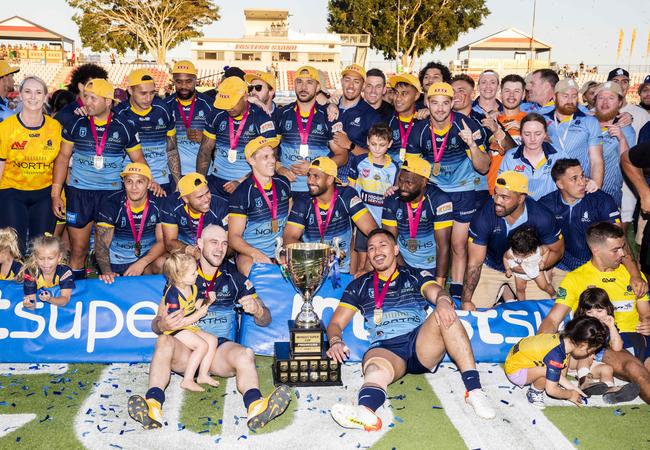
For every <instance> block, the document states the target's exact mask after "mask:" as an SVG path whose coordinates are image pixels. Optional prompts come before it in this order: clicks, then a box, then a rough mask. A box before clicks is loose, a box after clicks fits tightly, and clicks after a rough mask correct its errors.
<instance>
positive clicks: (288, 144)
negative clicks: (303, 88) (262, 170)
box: [276, 102, 365, 192]
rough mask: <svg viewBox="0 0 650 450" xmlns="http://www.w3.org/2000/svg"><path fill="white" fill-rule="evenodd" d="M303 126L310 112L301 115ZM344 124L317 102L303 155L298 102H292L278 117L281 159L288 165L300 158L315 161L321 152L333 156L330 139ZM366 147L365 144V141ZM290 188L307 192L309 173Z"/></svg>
mask: <svg viewBox="0 0 650 450" xmlns="http://www.w3.org/2000/svg"><path fill="white" fill-rule="evenodd" d="M301 118H302V126H303V128H305V129H306V125H307V116H305V115H304V114H303V115H302V116H301ZM342 129H343V126H342V125H341V122H338V121H337V122H331V121H330V120H329V119H328V118H327V107H326V106H321V105H319V104H316V105H315V111H314V118H313V120H312V124H311V129H310V130H309V136H308V139H307V145H308V146H309V148H308V154H307V156H301V155H300V142H301V141H300V133H299V132H298V125H297V123H296V103H295V102H293V103H289V104H288V105H287V106H285V107H284V108H282V110H281V111H280V113H279V119H278V123H277V127H276V131H277V133H278V134H279V135H282V142H281V143H280V163H282V165H283V166H284V167H286V168H287V169H288V168H289V167H291V165H292V164H295V163H297V162H300V161H303V160H304V161H309V162H312V161H313V160H315V159H316V158H318V157H321V156H330V148H329V142H330V140H332V137H333V136H334V133H335V132H337V131H341V130H342ZM364 147H365V145H364ZM291 190H292V191H295V192H307V191H308V189H307V177H306V176H299V177H298V179H297V180H296V181H294V182H293V183H292V185H291Z"/></svg>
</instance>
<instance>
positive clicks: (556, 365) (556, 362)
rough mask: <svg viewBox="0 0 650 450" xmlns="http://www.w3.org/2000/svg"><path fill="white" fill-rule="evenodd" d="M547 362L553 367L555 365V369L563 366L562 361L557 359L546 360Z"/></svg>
mask: <svg viewBox="0 0 650 450" xmlns="http://www.w3.org/2000/svg"><path fill="white" fill-rule="evenodd" d="M548 364H549V365H551V366H553V367H555V368H557V369H561V368H563V367H564V364H562V363H561V362H559V361H554V360H552V359H551V360H550V361H549V362H548Z"/></svg>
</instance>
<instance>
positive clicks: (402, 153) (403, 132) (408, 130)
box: [395, 111, 415, 161]
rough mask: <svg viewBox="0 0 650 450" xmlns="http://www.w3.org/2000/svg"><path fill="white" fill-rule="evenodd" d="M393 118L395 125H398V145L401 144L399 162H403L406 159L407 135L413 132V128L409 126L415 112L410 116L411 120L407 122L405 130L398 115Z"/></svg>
mask: <svg viewBox="0 0 650 450" xmlns="http://www.w3.org/2000/svg"><path fill="white" fill-rule="evenodd" d="M395 116H396V117H397V124H398V125H399V138H400V143H401V144H402V145H401V147H400V149H399V159H400V160H401V161H404V159H405V158H406V143H407V142H408V141H409V135H410V134H411V131H412V130H413V127H412V126H411V125H412V124H413V117H415V111H414V112H413V115H412V116H411V119H410V120H409V123H408V127H406V129H405V128H404V125H403V124H402V119H400V117H399V113H395Z"/></svg>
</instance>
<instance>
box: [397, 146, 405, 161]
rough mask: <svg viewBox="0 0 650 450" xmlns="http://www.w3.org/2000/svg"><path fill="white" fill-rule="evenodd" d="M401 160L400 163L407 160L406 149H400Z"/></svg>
mask: <svg viewBox="0 0 650 450" xmlns="http://www.w3.org/2000/svg"><path fill="white" fill-rule="evenodd" d="M399 159H400V161H404V159H406V149H405V148H404V147H402V148H400V149H399Z"/></svg>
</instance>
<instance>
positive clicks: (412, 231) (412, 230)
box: [406, 197, 424, 239]
mask: <svg viewBox="0 0 650 450" xmlns="http://www.w3.org/2000/svg"><path fill="white" fill-rule="evenodd" d="M422 203H424V197H422V200H420V203H418V206H417V208H415V217H413V215H414V214H413V208H412V207H411V202H408V203H407V204H406V212H407V213H408V215H409V238H411V239H415V237H416V236H417V234H418V226H419V225H420V216H421V215H422Z"/></svg>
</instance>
